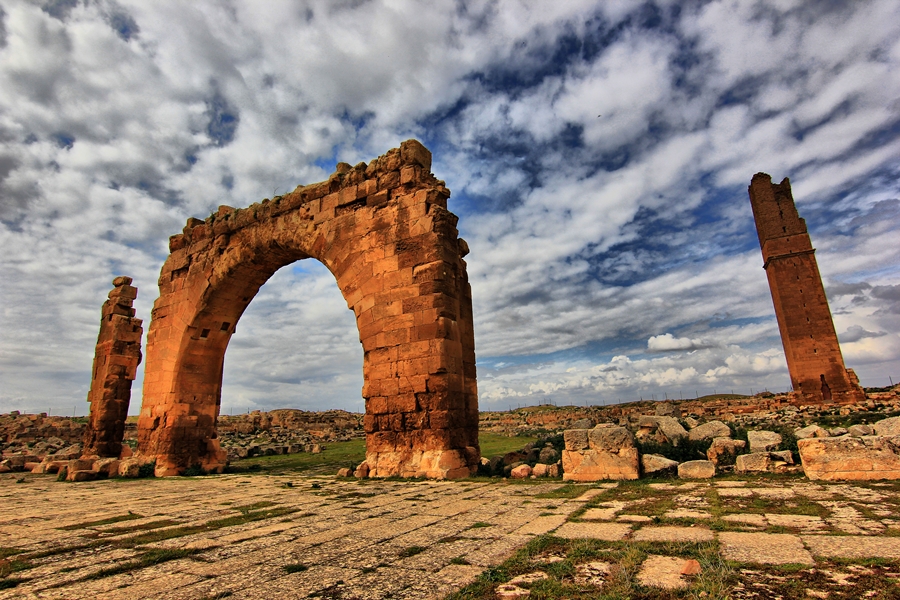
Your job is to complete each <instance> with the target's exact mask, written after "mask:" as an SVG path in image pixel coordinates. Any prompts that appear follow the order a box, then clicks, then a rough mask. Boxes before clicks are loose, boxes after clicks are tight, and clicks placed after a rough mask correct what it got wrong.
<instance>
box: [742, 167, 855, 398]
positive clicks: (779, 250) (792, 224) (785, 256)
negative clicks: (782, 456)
mask: <svg viewBox="0 0 900 600" xmlns="http://www.w3.org/2000/svg"><path fill="white" fill-rule="evenodd" d="M749 192H750V205H751V206H752V208H753V217H754V219H755V221H756V231H757V233H758V234H759V245H760V249H761V250H762V256H763V263H764V264H763V268H764V269H765V270H766V276H767V277H768V278H769V289H770V290H771V292H772V302H773V303H774V304H775V317H776V318H777V320H778V329H779V331H780V332H781V342H782V344H783V345H784V355H785V357H786V358H787V365H788V371H789V372H790V375H791V385H792V386H793V389H794V394H795V395H797V396H799V398H798V399H799V400H801V401H802V402H804V403H807V404H823V403H828V404H830V403H834V404H851V403H855V402H862V401H865V398H866V396H865V393H864V392H863V390H862V388H861V387H860V386H859V379H858V378H857V377H856V374H855V373H854V372H853V370H852V369H847V368H845V367H844V358H843V356H842V355H841V347H840V345H839V344H838V339H837V333H836V332H835V329H834V321H832V318H831V310H830V309H829V308H828V299H827V298H826V297H825V288H824V286H823V285H822V277H821V276H820V275H819V266H818V264H817V263H816V257H815V249H814V248H813V247H812V242H811V241H810V239H809V233H807V230H806V221H804V220H803V219H801V218H800V215H799V214H798V213H797V207H796V206H795V205H794V198H793V196H792V195H791V182H790V181H789V180H788V179H787V178H786V177H785V178H784V180H783V181H782V182H781V183H779V184H773V183H772V177H771V176H769V175H766V174H765V173H757V174H756V175H754V176H753V180H752V181H751V183H750V188H749Z"/></svg>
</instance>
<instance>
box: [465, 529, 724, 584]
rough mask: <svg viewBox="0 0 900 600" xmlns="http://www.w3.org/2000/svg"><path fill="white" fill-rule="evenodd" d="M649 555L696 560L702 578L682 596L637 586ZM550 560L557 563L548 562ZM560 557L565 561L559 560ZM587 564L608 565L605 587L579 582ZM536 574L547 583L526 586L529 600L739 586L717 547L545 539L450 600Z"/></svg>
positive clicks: (693, 582) (697, 579)
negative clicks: (543, 575)
mask: <svg viewBox="0 0 900 600" xmlns="http://www.w3.org/2000/svg"><path fill="white" fill-rule="evenodd" d="M649 554H665V555H669V556H677V557H680V558H685V559H687V558H694V559H696V560H698V561H699V562H700V565H701V569H702V571H701V574H700V575H698V576H696V577H693V578H692V579H691V580H690V581H689V585H690V587H689V588H688V589H686V590H683V591H676V592H669V591H665V590H659V589H654V588H645V587H643V586H641V585H639V584H638V583H637V581H636V575H637V573H638V570H639V569H640V565H641V563H642V562H643V561H644V560H645V559H646V557H647V556H648V555H649ZM551 556H553V557H554V561H549V560H547V559H549V558H550V557H551ZM559 557H563V560H558V559H559ZM589 561H604V562H607V563H609V564H610V569H609V572H608V573H607V574H606V576H605V581H604V582H603V584H602V587H599V588H598V587H594V586H592V585H586V584H578V583H576V582H575V575H576V574H577V573H578V566H579V565H580V564H582V563H585V562H589ZM536 570H541V571H543V572H545V573H546V574H547V575H548V576H549V577H548V579H545V580H541V581H537V582H535V583H532V584H523V587H526V588H528V589H529V590H530V595H529V597H530V598H537V599H541V600H550V599H558V598H568V599H571V600H588V599H596V598H603V599H610V600H612V599H621V600H624V599H626V598H628V599H643V600H651V599H652V600H663V599H665V600H669V599H674V598H728V597H730V596H729V591H730V587H731V585H732V584H733V582H734V581H736V571H735V570H734V569H733V568H732V567H730V566H729V565H727V564H726V563H724V562H723V561H722V560H721V558H720V557H719V548H718V544H717V543H715V542H711V543H701V544H689V543H655V544H654V543H648V542H641V543H637V542H604V541H601V540H590V539H582V540H564V539H560V538H555V537H553V536H550V535H544V536H539V537H537V538H535V539H534V540H532V541H531V542H529V543H528V544H527V545H526V546H525V547H524V548H522V549H521V550H519V551H518V552H517V553H516V554H515V555H513V556H512V557H511V558H510V559H508V560H507V561H505V562H503V563H502V564H500V565H498V566H496V567H493V568H491V569H487V570H486V571H484V572H483V573H482V574H481V575H480V576H479V577H478V579H477V580H476V581H475V583H473V584H471V585H469V586H466V587H465V588H463V589H461V590H459V591H458V592H456V593H454V594H452V595H450V596H449V597H448V600H489V599H490V600H493V598H495V597H496V596H495V592H496V589H497V586H498V585H499V584H501V583H505V582H507V581H509V580H510V579H511V578H513V577H515V576H517V575H522V574H525V573H530V572H533V571H536Z"/></svg>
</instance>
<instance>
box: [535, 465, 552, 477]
mask: <svg viewBox="0 0 900 600" xmlns="http://www.w3.org/2000/svg"><path fill="white" fill-rule="evenodd" d="M531 474H532V475H534V476H535V477H547V476H549V475H550V465H547V464H544V463H538V464H536V465H534V469H532V470H531Z"/></svg>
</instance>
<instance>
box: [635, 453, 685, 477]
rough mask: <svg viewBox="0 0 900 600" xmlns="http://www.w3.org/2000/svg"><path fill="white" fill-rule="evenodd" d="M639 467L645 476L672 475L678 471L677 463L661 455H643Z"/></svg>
mask: <svg viewBox="0 0 900 600" xmlns="http://www.w3.org/2000/svg"><path fill="white" fill-rule="evenodd" d="M641 467H642V468H643V470H644V474H645V475H674V474H675V473H676V472H677V471H678V461H677V460H671V459H669V458H666V457H665V456H662V455H661V454H644V455H643V456H641Z"/></svg>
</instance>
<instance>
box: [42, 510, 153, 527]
mask: <svg viewBox="0 0 900 600" xmlns="http://www.w3.org/2000/svg"><path fill="white" fill-rule="evenodd" d="M143 518H144V515H139V514H137V513H133V512H131V511H128V514H127V515H119V516H118V517H109V518H108V519H100V520H99V521H85V522H84V523H75V524H74V525H65V526H63V527H57V529H59V530H60V531H75V530H77V529H87V528H88V527H97V526H99V525H110V524H112V523H121V522H122V521H133V520H134V519H143Z"/></svg>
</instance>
